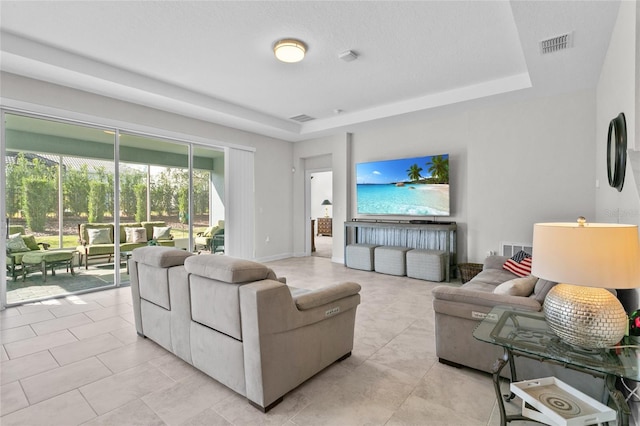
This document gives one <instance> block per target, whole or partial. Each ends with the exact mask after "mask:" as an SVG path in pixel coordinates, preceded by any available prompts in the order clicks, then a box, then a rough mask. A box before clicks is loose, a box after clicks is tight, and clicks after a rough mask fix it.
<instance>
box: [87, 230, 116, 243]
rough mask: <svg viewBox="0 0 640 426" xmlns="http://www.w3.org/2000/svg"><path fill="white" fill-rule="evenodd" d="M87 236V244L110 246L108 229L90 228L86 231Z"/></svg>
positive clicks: (109, 231)
mask: <svg viewBox="0 0 640 426" xmlns="http://www.w3.org/2000/svg"><path fill="white" fill-rule="evenodd" d="M87 234H89V244H90V245H93V244H111V243H113V241H111V230H110V229H109V228H90V229H88V230H87Z"/></svg>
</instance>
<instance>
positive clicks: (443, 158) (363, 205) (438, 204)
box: [356, 154, 450, 216]
mask: <svg viewBox="0 0 640 426" xmlns="http://www.w3.org/2000/svg"><path fill="white" fill-rule="evenodd" d="M356 182H357V185H356V195H357V206H358V214H363V215H410V216H449V215H450V203H449V154H443V155H429V156H425V157H412V158H401V159H397V160H384V161H373V162H368V163H357V164H356Z"/></svg>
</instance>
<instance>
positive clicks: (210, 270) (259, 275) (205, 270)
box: [184, 254, 275, 284]
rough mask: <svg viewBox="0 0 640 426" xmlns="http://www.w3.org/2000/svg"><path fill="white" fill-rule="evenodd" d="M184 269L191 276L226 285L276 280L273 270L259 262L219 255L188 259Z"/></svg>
mask: <svg viewBox="0 0 640 426" xmlns="http://www.w3.org/2000/svg"><path fill="white" fill-rule="evenodd" d="M184 267H185V269H186V270H187V272H188V273H190V274H195V275H199V276H201V277H206V278H211V279H213V280H218V281H222V282H226V283H234V284H238V283H247V282H252V281H260V280H266V279H275V274H274V273H273V271H272V270H271V269H269V268H268V267H266V266H265V265H262V264H260V263H257V262H252V261H250V260H244V259H238V258H235V257H230V256H220V255H217V254H201V255H199V256H192V257H190V258H189V259H186V260H185V262H184Z"/></svg>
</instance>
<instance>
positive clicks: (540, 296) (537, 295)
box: [529, 278, 557, 304]
mask: <svg viewBox="0 0 640 426" xmlns="http://www.w3.org/2000/svg"><path fill="white" fill-rule="evenodd" d="M556 284H557V283H556V282H553V281H547V280H545V279H544V278H538V281H537V282H536V285H535V287H534V288H533V293H532V294H531V296H529V297H532V298H534V299H535V300H537V301H538V303H540V304H542V303H543V302H544V299H545V297H547V293H549V290H551V289H552V288H553V286H554V285H556Z"/></svg>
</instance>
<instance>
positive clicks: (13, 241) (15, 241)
mask: <svg viewBox="0 0 640 426" xmlns="http://www.w3.org/2000/svg"><path fill="white" fill-rule="evenodd" d="M7 250H9V251H10V252H12V253H18V252H21V251H31V250H30V249H29V247H27V245H26V244H25V243H24V240H23V239H22V235H20V234H13V235H9V239H8V240H7Z"/></svg>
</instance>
